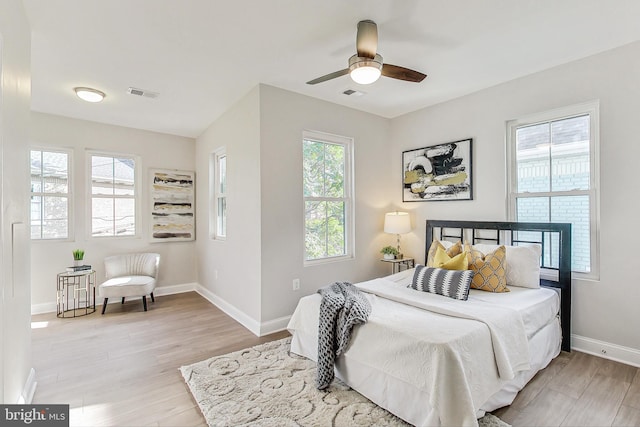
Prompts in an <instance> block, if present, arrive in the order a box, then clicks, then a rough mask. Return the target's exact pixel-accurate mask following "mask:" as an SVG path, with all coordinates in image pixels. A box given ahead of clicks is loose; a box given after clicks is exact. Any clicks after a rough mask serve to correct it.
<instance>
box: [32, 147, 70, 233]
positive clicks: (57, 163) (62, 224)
mask: <svg viewBox="0 0 640 427" xmlns="http://www.w3.org/2000/svg"><path fill="white" fill-rule="evenodd" d="M70 157H71V153H70V152H69V151H63V150H38V149H36V150H31V209H30V211H31V212H30V213H31V239H33V240H53V239H69V238H70V236H69V223H70V221H69V212H70V208H69V206H70V191H69V183H70V178H69V164H70V161H69V159H70Z"/></svg>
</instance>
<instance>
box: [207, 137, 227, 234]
mask: <svg viewBox="0 0 640 427" xmlns="http://www.w3.org/2000/svg"><path fill="white" fill-rule="evenodd" d="M223 157H224V158H225V175H224V176H225V182H226V185H225V192H224V193H221V192H220V174H219V170H220V159H222V158H223ZM228 170H229V157H228V155H227V148H226V147H225V146H223V147H219V148H217V149H216V150H214V151H213V152H212V153H211V155H210V157H209V188H210V189H211V190H210V191H209V206H210V209H209V237H210V238H211V239H213V240H219V241H225V240H227V236H228V234H229V227H228V225H229V222H228V221H229V204H228V201H229V199H228V186H229V174H228ZM222 197H224V199H225V202H227V203H226V206H227V210H226V214H227V217H226V219H227V227H226V228H225V234H219V233H218V199H219V198H222Z"/></svg>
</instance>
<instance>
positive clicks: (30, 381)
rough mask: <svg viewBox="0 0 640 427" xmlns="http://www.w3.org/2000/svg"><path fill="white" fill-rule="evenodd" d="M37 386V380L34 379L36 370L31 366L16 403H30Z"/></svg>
mask: <svg viewBox="0 0 640 427" xmlns="http://www.w3.org/2000/svg"><path fill="white" fill-rule="evenodd" d="M37 386H38V382H37V381H36V370H35V369H33V368H31V370H30V371H29V376H28V377H27V381H26V382H25V383H24V388H23V389H22V394H21V395H20V397H19V398H18V401H17V402H16V403H17V404H19V405H24V404H27V405H28V404H31V402H32V401H33V395H34V394H35V392H36V387H37Z"/></svg>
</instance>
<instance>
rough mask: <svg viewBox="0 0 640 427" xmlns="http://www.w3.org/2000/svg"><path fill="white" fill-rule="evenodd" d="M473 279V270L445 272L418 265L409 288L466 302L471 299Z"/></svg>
mask: <svg viewBox="0 0 640 427" xmlns="http://www.w3.org/2000/svg"><path fill="white" fill-rule="evenodd" d="M472 279H473V271H471V270H445V269H443V268H431V267H425V266H424V265H421V264H418V265H416V270H415V272H414V273H413V280H412V281H411V284H410V285H409V287H410V288H411V289H416V290H418V291H423V292H429V293H432V294H438V295H442V296H445V297H449V298H453V299H458V300H462V301H466V300H467V298H468V297H469V286H470V285H471V280H472Z"/></svg>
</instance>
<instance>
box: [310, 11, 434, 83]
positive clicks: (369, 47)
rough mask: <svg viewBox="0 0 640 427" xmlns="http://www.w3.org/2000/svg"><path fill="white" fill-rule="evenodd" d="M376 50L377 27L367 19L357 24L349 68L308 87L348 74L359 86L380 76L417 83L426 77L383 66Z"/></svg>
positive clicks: (414, 72) (390, 66) (319, 78)
mask: <svg viewBox="0 0 640 427" xmlns="http://www.w3.org/2000/svg"><path fill="white" fill-rule="evenodd" d="M377 49H378V26H377V25H376V23H375V22H373V21H371V20H369V19H367V20H364V21H360V22H358V32H357V35H356V50H357V52H358V53H356V54H355V55H353V56H352V57H351V58H349V67H348V68H345V69H344V70H340V71H335V72H333V73H330V74H327V75H325V76H322V77H318V78H317V79H313V80H309V81H308V82H307V84H308V85H315V84H318V83H322V82H326V81H327V80H331V79H335V78H336V77H340V76H344V75H345V74H349V75H350V76H351V78H352V79H353V81H354V82H356V83H359V84H370V83H373V82H375V81H376V80H378V78H379V77H380V75H383V76H385V77H391V78H392V79H398V80H404V81H407V82H416V83H419V82H421V81H422V80H424V78H425V77H427V75H426V74H422V73H421V72H419V71H415V70H410V69H409V68H405V67H399V66H397V65H391V64H383V63H382V56H380V55H379V54H378V53H377V52H376V50H377Z"/></svg>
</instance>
